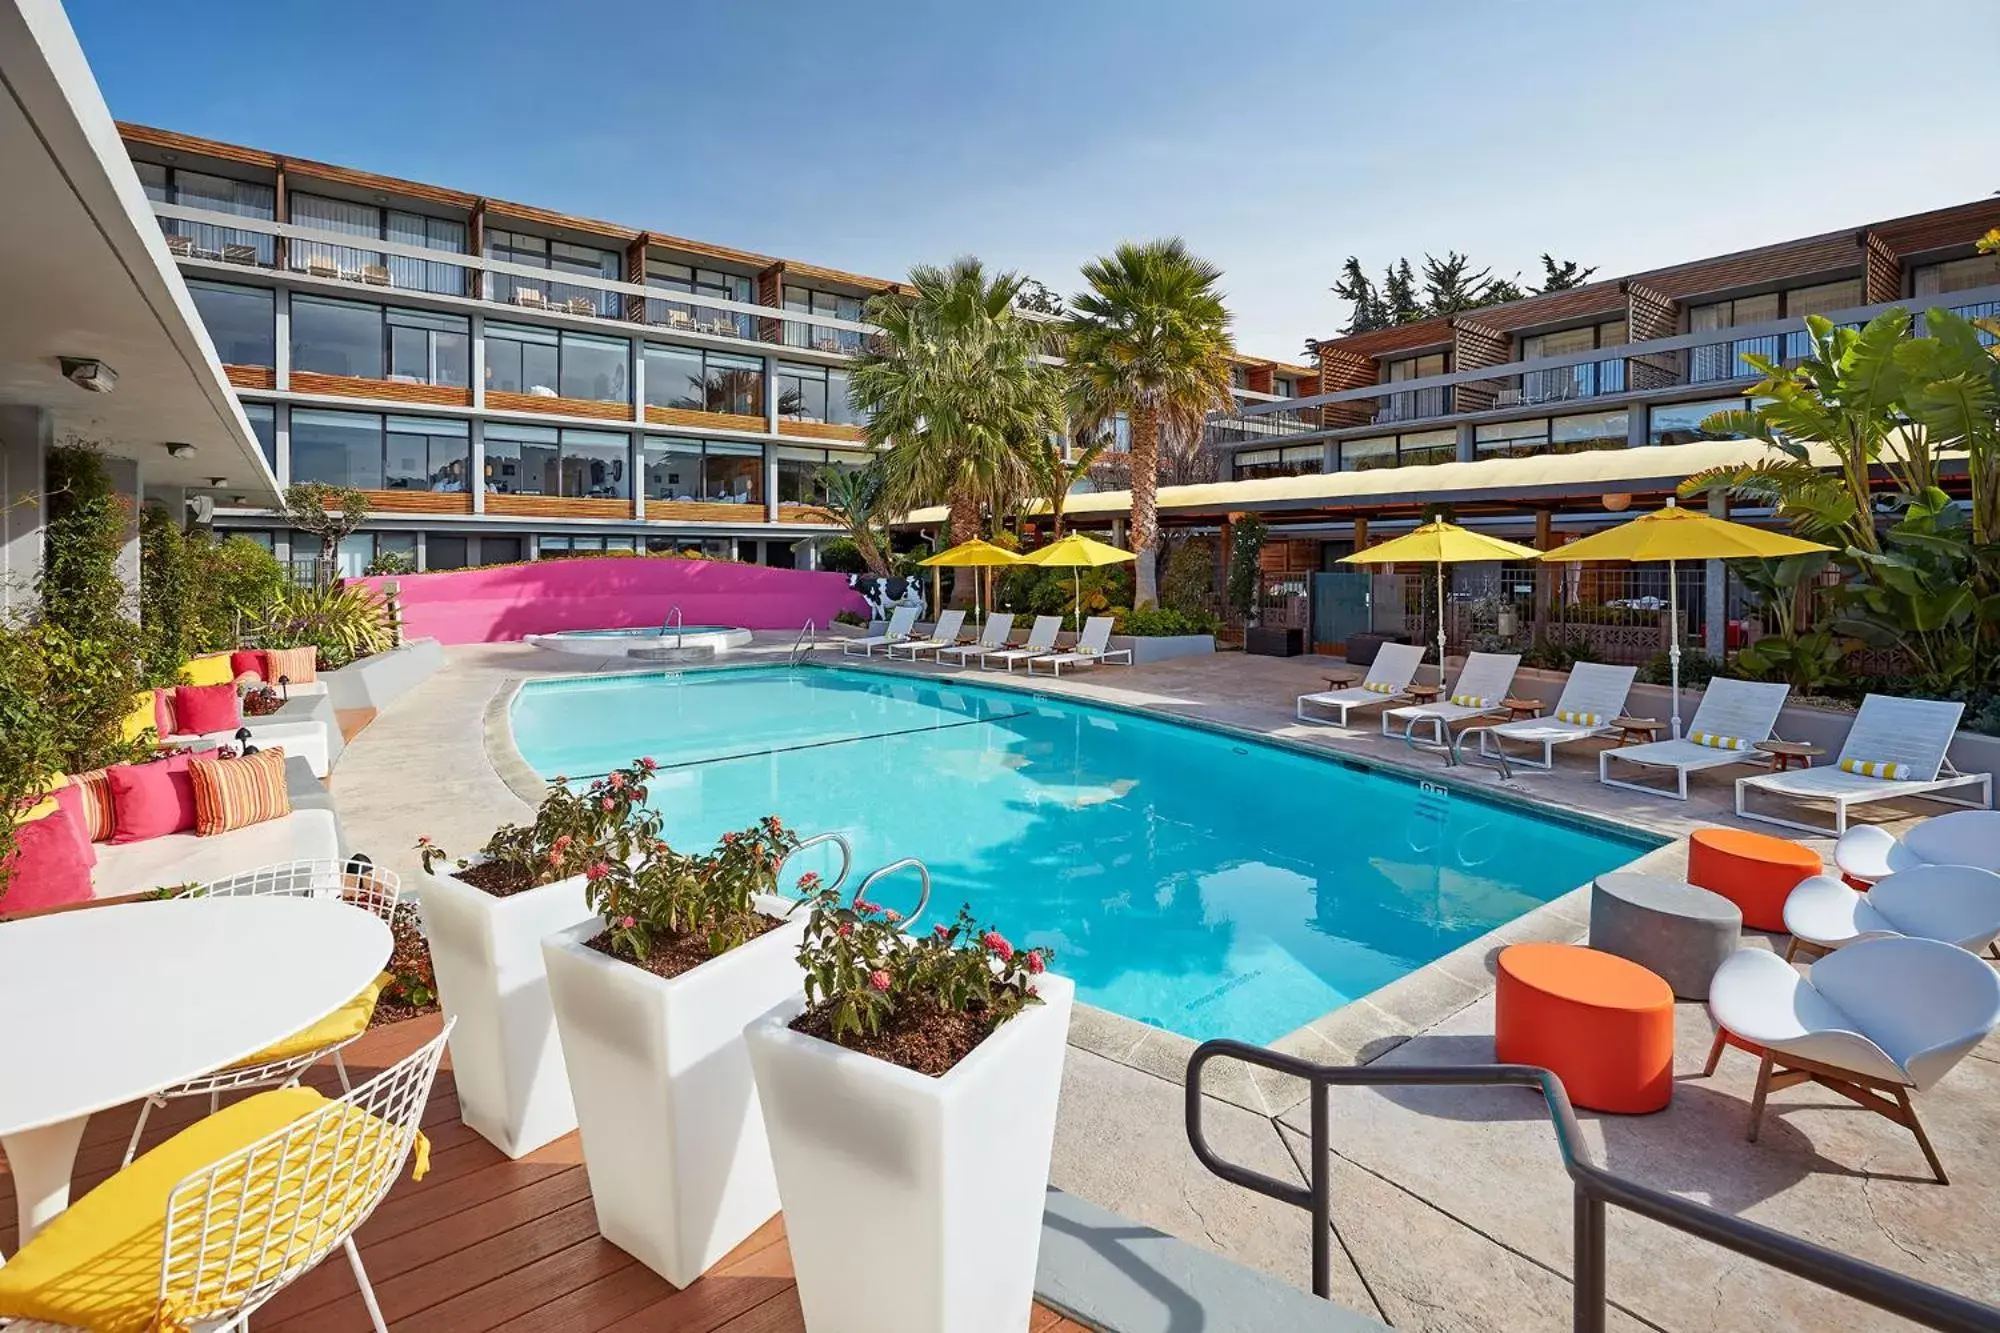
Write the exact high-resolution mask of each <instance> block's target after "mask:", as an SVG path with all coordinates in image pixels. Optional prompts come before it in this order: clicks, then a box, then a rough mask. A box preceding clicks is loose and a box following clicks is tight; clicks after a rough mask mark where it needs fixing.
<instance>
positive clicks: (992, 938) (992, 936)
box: [979, 930, 1014, 963]
mask: <svg viewBox="0 0 2000 1333" xmlns="http://www.w3.org/2000/svg"><path fill="white" fill-rule="evenodd" d="M979 942H980V943H981V944H983V945H985V946H986V947H987V948H989V949H991V950H992V951H993V952H994V953H997V954H999V955H1000V961H1001V962H1003V963H1005V962H1009V961H1011V960H1012V959H1013V957H1014V946H1013V945H1011V944H1009V943H1007V937H1006V936H1004V935H1002V934H1001V933H1000V932H999V931H997V930H989V931H987V932H986V933H985V934H984V935H981V936H980V937H979Z"/></svg>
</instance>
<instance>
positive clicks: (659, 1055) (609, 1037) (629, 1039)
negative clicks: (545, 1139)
mask: <svg viewBox="0 0 2000 1333" xmlns="http://www.w3.org/2000/svg"><path fill="white" fill-rule="evenodd" d="M642 818H644V819H647V820H650V821H651V822H650V824H649V825H647V826H645V827H644V829H643V832H644V833H645V834H646V835H647V836H648V837H649V838H650V841H648V842H647V843H646V844H645V846H644V848H643V851H642V853H641V855H640V856H639V858H638V859H637V860H636V861H635V862H633V863H632V864H630V865H621V864H618V863H616V862H601V863H598V864H596V865H593V866H591V867H590V868H589V869H588V870H587V871H586V872H585V888H584V895H585V897H586V899H587V900H588V902H589V904H590V907H591V909H592V912H593V915H592V916H590V917H589V918H588V919H587V920H585V921H583V922H581V923H580V924H577V925H575V926H572V927H570V928H568V929H565V930H561V931H558V932H556V933H555V934H553V935H550V936H549V937H548V938H546V939H544V940H543V941H542V955H543V958H544V960H545V962H546V964H547V968H548V979H549V994H550V997H551V998H552V999H553V1000H554V1002H555V1015H556V1030H557V1032H558V1033H559V1034H560V1035H561V1038H562V1053H563V1063H564V1065H565V1066H566V1068H567V1069H568V1071H569V1087H570V1094H571V1096H572V1097H573V1098H574V1099H575V1102H576V1118H577V1128H578V1129H579V1131H580V1132H581V1134H582V1138H583V1160H584V1166H585V1168H586V1169H587V1170H588V1172H589V1174H590V1194H591V1199H592V1202H593V1203H594V1205H595V1207H596V1209H597V1229H598V1230H599V1231H600V1232H602V1233H603V1235H604V1238H605V1239H606V1240H608V1241H610V1242H611V1243H612V1244H614V1245H616V1246H618V1247H619V1248H620V1249H622V1250H624V1251H625V1252H626V1253H628V1254H630V1255H632V1256H633V1257H634V1258H636V1259H638V1260H639V1262H641V1263H643V1264H645V1265H646V1266H647V1267H648V1268H650V1269H652V1270H653V1271H654V1272H656V1273H658V1274H659V1275H660V1276H661V1277H663V1278H665V1279H666V1280H667V1281H669V1282H671V1283H673V1284H674V1285H675V1286H678V1287H684V1286H686V1285H687V1284H688V1283H690V1282H692V1281H694V1280H695V1279H696V1278H698V1277H700V1276H701V1275H702V1273H703V1272H705V1271H706V1270H707V1269H708V1268H709V1267H710V1266H712V1265H713V1264H714V1263H715V1262H716V1261H717V1260H719V1259H721V1258H722V1257H723V1256H724V1255H725V1254H727V1253H729V1251H730V1250H732V1249H734V1248H735V1247H736V1246H737V1245H738V1244H739V1243H740V1242H742V1241H743V1239H744V1238H745V1237H747V1236H749V1234H750V1233H751V1232H753V1231H755V1230H756V1229H757V1228H758V1227H760V1226H762V1225H763V1224H764V1223H765V1222H767V1221H769V1220H770V1218H771V1216H772V1215H773V1214H775V1213H776V1212H777V1211H778V1184H777V1179H776V1177H775V1176H774V1175H773V1173H772V1170H771V1151H770V1148H769V1147H768V1146H767V1144H766V1142H765V1138H764V1120H763V1115H762V1113H761V1112H760V1110H759V1108H758V1103H757V1087H756V1084H755V1082H754V1081H753V1080H752V1078H751V1076H750V1058H749V1056H748V1054H747V1053H746V1052H745V1051H744V1049H743V1027H744V1024H746V1023H748V1022H749V1021H750V1020H751V1019H752V1018H755V1017H756V1016H757V1015H759V1014H761V1013H763V1012H764V1011H765V1010H766V1009H769V1008H770V1007H771V1006H772V1005H773V1004H775V1003H777V1002H778V1001H779V1000H781V999H783V998H784V997H785V996H786V995H789V994H791V993H793V992H795V991H797V990H798V989H799V984H800V983H799V965H798V962H797V959H796V954H797V953H798V949H799V944H800V941H801V940H802V938H803V937H804V934H805V929H806V922H805V918H804V916H803V915H800V916H796V917H790V918H788V917H787V910H788V909H789V908H790V907H791V906H792V904H791V902H790V901H789V900H787V899H785V898H781V897H778V896H776V894H775V892H774V891H775V889H776V887H777V882H778V872H779V868H780V866H781V865H782V864H783V862H784V859H785V857H786V856H787V855H789V854H790V853H791V852H792V851H793V850H794V849H795V848H796V847H797V846H798V845H799V841H798V838H797V837H796V836H794V835H793V834H792V833H791V832H790V831H789V830H788V829H786V828H785V827H784V826H783V825H782V824H781V823H779V821H778V818H777V816H775V815H772V816H768V817H766V818H765V819H764V820H763V821H762V822H760V823H758V824H756V825H754V826H752V827H750V828H747V829H744V830H742V831H741V832H739V833H726V834H724V835H723V837H722V841H721V842H720V843H718V844H717V845H716V847H715V850H714V851H713V852H711V853H710V854H708V855H707V856H684V855H682V854H680V853H678V852H676V851H675V850H674V849H673V848H671V847H669V846H668V845H667V844H666V843H664V842H661V841H659V840H658V839H657V836H656V834H657V826H658V819H657V816H652V815H650V814H648V815H646V816H642ZM800 883H801V885H802V886H804V887H805V888H806V889H808V890H811V889H814V888H816V887H818V876H816V875H811V874H808V875H805V876H802V877H801V878H800Z"/></svg>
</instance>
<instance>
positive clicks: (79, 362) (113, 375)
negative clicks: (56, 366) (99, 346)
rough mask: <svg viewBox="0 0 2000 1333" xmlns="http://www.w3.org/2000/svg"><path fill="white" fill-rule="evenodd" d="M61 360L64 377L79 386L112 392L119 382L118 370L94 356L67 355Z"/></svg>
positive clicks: (94, 390)
mask: <svg viewBox="0 0 2000 1333" xmlns="http://www.w3.org/2000/svg"><path fill="white" fill-rule="evenodd" d="M61 360H62V373H63V375H64V377H65V378H67V379H68V380H69V381H70V383H72V384H75V385H77V386H78V387H79V388H84V389H88V390H90V391H91V392H92V393H110V392H111V390H112V388H113V387H114V386H115V385H116V384H117V383H118V372H117V371H115V370H113V369H112V368H111V367H110V366H107V365H105V364H104V363H103V362H102V361H99V360H97V359H96V358H94V357H88V356H66V357H63V358H61Z"/></svg>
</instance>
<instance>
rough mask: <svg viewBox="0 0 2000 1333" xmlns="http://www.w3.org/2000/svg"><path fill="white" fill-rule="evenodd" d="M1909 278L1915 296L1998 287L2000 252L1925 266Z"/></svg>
mask: <svg viewBox="0 0 2000 1333" xmlns="http://www.w3.org/2000/svg"><path fill="white" fill-rule="evenodd" d="M1912 277H1913V281H1914V283H1915V287H1914V290H1915V292H1916V294H1917V295H1918V296H1942V295H1943V294H1944V293H1946V292H1963V291H1970V290H1971V289H1972V288H1974V287H1995V286H2000V251H1996V252H1995V253H1993V254H1990V255H1974V256H1972V257H1971V258H1969V259H1949V260H1946V261H1945V262H1944V263H1942V264H1925V265H1923V266H1922V267H1921V268H1919V269H1917V271H1916V272H1915V274H1914V275H1912Z"/></svg>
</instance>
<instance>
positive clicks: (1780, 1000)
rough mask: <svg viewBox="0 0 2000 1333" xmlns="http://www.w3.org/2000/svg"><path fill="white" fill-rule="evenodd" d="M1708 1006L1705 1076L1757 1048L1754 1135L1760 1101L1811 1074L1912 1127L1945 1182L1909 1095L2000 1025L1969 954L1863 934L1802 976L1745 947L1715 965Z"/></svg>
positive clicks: (1999, 983) (1992, 993) (1998, 992)
mask: <svg viewBox="0 0 2000 1333" xmlns="http://www.w3.org/2000/svg"><path fill="white" fill-rule="evenodd" d="M1708 1012H1709V1015H1710V1016H1711V1017H1712V1018H1714V1019H1715V1023H1716V1028H1717V1031H1716V1034H1715V1044H1714V1045H1713V1046H1712V1047H1710V1048H1709V1052H1708V1065H1707V1067H1706V1068H1704V1069H1703V1070H1702V1074H1703V1076H1704V1077H1706V1076H1708V1075H1710V1074H1713V1073H1714V1072H1715V1066H1716V1063H1717V1062H1718V1061H1719V1060H1721V1058H1722V1048H1723V1046H1725V1045H1729V1044H1734V1045H1738V1046H1744V1045H1747V1046H1750V1047H1755V1048H1756V1049H1757V1050H1758V1051H1761V1053H1762V1055H1763V1063H1762V1064H1761V1065H1760V1066H1759V1068H1758V1070H1757V1090H1756V1092H1755V1094H1754V1095H1753V1096H1752V1097H1751V1099H1750V1140H1751V1142H1753V1143H1754V1142H1756V1139H1757V1130H1758V1127H1759V1124H1760V1122H1761V1121H1762V1120H1763V1118H1764V1099H1765V1098H1766V1097H1767V1096H1768V1095H1769V1094H1770V1093H1772V1092H1774V1091H1777V1090H1779V1089H1781V1088H1789V1087H1791V1086H1793V1085H1794V1084H1798V1083H1804V1082H1807V1081H1808V1080H1810V1081H1811V1082H1814V1083H1818V1084H1820V1085H1822V1086H1823V1087H1826V1088H1828V1089H1831V1090H1832V1091H1834V1092H1837V1093H1839V1094H1840V1095H1841V1096H1843V1097H1845V1098H1847V1099H1848V1100H1849V1101H1852V1102H1854V1103H1856V1104H1857V1105H1859V1106H1862V1107H1864V1108H1866V1109H1867V1110H1870V1111H1873V1112H1875V1113H1876V1114H1877V1115H1880V1116H1885V1117H1887V1118H1888V1119H1890V1120H1893V1121H1894V1122H1896V1123H1897V1124H1899V1125H1902V1126H1903V1127H1904V1128H1906V1129H1908V1130H1909V1131H1910V1132H1911V1133H1912V1134H1914V1135H1916V1139H1917V1146H1918V1147H1920V1148H1922V1149H1923V1153H1924V1160H1925V1161H1927V1162H1929V1163H1930V1168H1931V1171H1932V1172H1933V1173H1934V1174H1935V1175H1936V1176H1937V1179H1938V1183H1939V1184H1940V1185H1943V1184H1949V1183H1950V1182H1949V1180H1947V1178H1946V1177H1945V1173H1944V1165H1943V1163H1941V1162H1939V1161H1938V1156H1937V1152H1936V1151H1935V1150H1934V1149H1933V1148H1932V1147H1931V1142H1930V1139H1929V1138H1928V1137H1927V1136H1926V1135H1925V1134H1924V1128H1923V1125H1922V1124H1921V1123H1919V1122H1918V1120H1917V1112H1916V1108H1915V1107H1914V1106H1912V1105H1911V1104H1910V1093H1912V1092H1921V1091H1923V1090H1924V1089H1925V1088H1928V1087H1931V1086H1932V1085H1933V1084H1935V1083H1936V1082H1937V1081H1938V1080H1939V1079H1941V1078H1943V1077H1944V1076H1945V1075H1946V1074H1948V1073H1950V1072H1951V1070H1952V1068H1953V1067H1954V1066H1955V1065H1957V1064H1958V1062H1959V1061H1960V1060H1962V1059H1964V1058H1965V1057H1966V1056H1967V1055H1968V1054H1970V1053H1971V1051H1972V1049H1973V1048H1974V1047H1976V1046H1978V1045H1979V1043H1980V1042H1982V1041H1984V1040H1985V1039H1986V1037H1987V1036H1988V1034H1990V1033H1991V1032H1992V1031H1993V1029H1994V1028H1995V1027H2000V974H1996V973H1995V972H1994V970H1993V969H1992V968H1991V967H1989V966H1988V965H1987V964H1986V963H1985V962H1984V961H1983V960H1981V959H1980V958H1979V957H1978V956H1977V955H1976V954H1970V953H1967V952H1966V951H1965V950H1963V949H1961V948H1958V947H1957V946H1956V945H1951V944H1941V943H1939V942H1938V941H1936V940H1918V939H1907V938H1897V939H1877V940H1863V941H1862V942H1861V943H1859V944H1855V945H1851V946H1849V947H1848V948H1845V949H1841V950H1839V951H1837V952H1835V953H1830V954H1828V955H1827V956H1826V957H1824V958H1822V959H1820V960H1819V961H1818V962H1816V963H1814V964H1813V965H1812V967H1811V968H1810V969H1809V970H1808V971H1807V972H1806V973H1805V974H1804V975H1800V973H1799V972H1798V970H1797V969H1796V968H1794V967H1793V966H1792V965H1791V964H1790V963H1788V962H1786V961H1785V960H1784V959H1782V958H1780V957H1778V956H1777V955H1776V954H1773V953H1765V952H1764V951H1763V950H1761V949H1743V950H1740V951H1738V952H1737V953H1736V954H1735V955H1734V956H1732V957H1731V958H1729V959H1728V960H1727V961H1726V962H1724V963H1723V965H1722V966H1721V967H1720V968H1718V969H1717V970H1716V973H1715V979H1714V980H1713V981H1711V982H1710V983H1709V990H1708Z"/></svg>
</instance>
